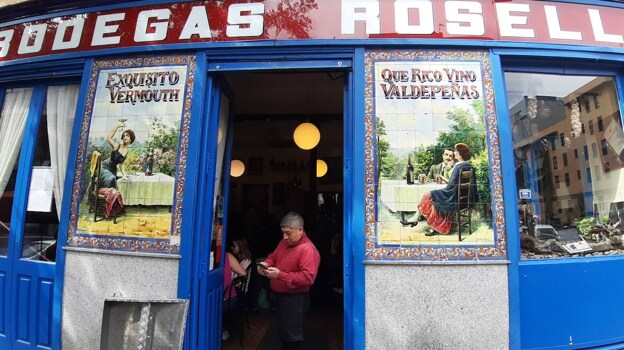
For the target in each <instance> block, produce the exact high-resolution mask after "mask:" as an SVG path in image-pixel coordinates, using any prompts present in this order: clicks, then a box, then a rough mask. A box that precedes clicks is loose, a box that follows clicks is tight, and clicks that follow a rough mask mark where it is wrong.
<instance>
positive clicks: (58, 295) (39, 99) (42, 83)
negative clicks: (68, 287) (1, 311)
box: [0, 60, 88, 349]
mask: <svg viewBox="0 0 624 350" xmlns="http://www.w3.org/2000/svg"><path fill="white" fill-rule="evenodd" d="M82 64H84V61H82V60H79V61H74V62H71V63H70V62H66V64H65V65H64V66H60V67H55V70H54V71H45V72H43V71H36V72H33V73H31V74H29V76H28V78H32V79H34V80H32V81H17V82H6V83H3V86H2V87H3V88H4V87H7V86H10V87H25V86H28V87H35V90H34V91H33V98H32V100H31V105H32V104H33V103H34V104H36V105H37V106H38V108H36V109H31V110H30V111H29V114H28V116H27V122H26V125H25V130H24V137H23V140H26V139H27V138H29V141H26V145H27V147H25V148H24V149H22V150H21V151H20V155H19V157H18V159H17V162H18V164H22V166H21V167H20V170H19V171H18V177H17V179H16V184H15V186H16V188H15V193H16V195H15V197H14V198H15V201H14V203H13V207H14V208H16V210H13V214H14V216H13V217H12V219H11V222H13V223H15V225H12V228H14V229H13V231H14V232H13V240H12V242H16V243H18V247H17V248H16V249H11V250H10V253H9V256H7V258H8V259H10V260H9V261H12V260H14V259H19V257H16V256H14V254H18V252H21V248H22V243H23V242H22V238H23V228H22V224H23V222H24V220H25V217H23V215H24V213H25V208H24V206H26V205H27V203H26V202H27V192H28V188H29V185H30V181H31V173H32V171H31V168H27V167H24V165H23V164H31V165H32V161H33V157H34V147H35V144H36V141H37V137H36V136H37V132H38V127H39V123H40V122H41V111H42V108H43V101H44V99H45V93H46V91H47V87H49V86H54V85H62V84H68V83H70V84H73V83H80V84H81V86H84V84H85V81H86V80H85V79H84V75H83V79H82V82H80V80H79V79H77V78H75V77H76V76H77V73H78V69H77V66H78V65H81V69H80V71H82ZM43 66H44V67H45V66H47V65H43ZM7 75H8V76H10V75H11V74H7ZM53 76H54V77H56V76H65V77H66V78H67V79H68V80H65V81H58V80H56V81H50V80H49V78H51V77H53ZM86 76H88V74H87V75H86ZM6 78H7V76H4V77H3V80H5V79H6ZM22 78H23V77H22ZM85 96H86V91H84V90H83V89H81V90H80V93H79V96H78V102H77V106H76V113H77V115H80V114H81V108H83V107H84V98H85ZM3 98H4V89H2V92H1V93H0V101H2V100H3ZM78 124H79V123H74V125H73V131H72V135H74V136H76V134H77V133H76V132H75V131H76V130H77V129H79V125H78ZM77 140H78V138H77V137H73V138H72V140H71V145H70V149H69V158H68V168H67V172H66V177H65V180H66V181H65V184H64V189H67V188H70V187H71V186H70V187H68V184H71V182H72V181H71V179H72V177H73V169H74V167H73V165H72V164H71V163H73V162H74V160H75V157H72V155H73V154H75V152H76V148H75V147H76V145H75V144H76V142H77ZM23 142H24V141H23ZM65 193H68V192H67V191H65ZM70 197H71V196H64V198H63V202H62V204H61V208H58V209H59V210H60V211H61V213H65V212H66V211H67V208H68V205H69V200H70ZM67 222H68V221H67V216H65V215H62V216H61V220H60V221H59V226H58V235H57V242H60V244H57V254H56V261H55V265H56V267H55V269H56V271H55V275H54V281H55V282H54V289H53V295H52V305H51V307H52V325H51V329H52V330H53V331H52V333H51V335H50V336H51V345H52V348H53V349H60V348H61V314H62V292H63V283H64V270H65V251H64V249H62V247H63V246H64V242H65V241H66V239H67ZM18 223H19V224H18ZM15 227H16V228H15ZM12 289H13V288H12ZM11 293H13V291H9V295H11ZM10 323H11V320H9V324H10ZM14 326H16V325H14ZM54 330H57V332H55V331H54ZM14 333H15V329H14V328H13V329H11V335H12V338H13V339H12V341H13V340H14V339H15V338H14Z"/></svg>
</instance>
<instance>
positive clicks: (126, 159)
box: [68, 56, 194, 253]
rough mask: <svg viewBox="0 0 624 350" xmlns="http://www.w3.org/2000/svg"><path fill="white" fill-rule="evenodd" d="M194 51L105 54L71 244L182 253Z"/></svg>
mask: <svg viewBox="0 0 624 350" xmlns="http://www.w3.org/2000/svg"><path fill="white" fill-rule="evenodd" d="M193 67H194V64H193V61H192V57H187V56H175V57H164V58H163V57H161V58H158V59H128V60H110V61H98V62H96V63H95V64H94V67H93V70H92V74H91V82H90V89H89V95H88V97H87V105H86V110H85V113H84V120H83V124H82V126H83V127H82V131H81V139H80V147H79V158H78V166H77V168H78V169H77V172H76V176H75V180H74V191H73V194H74V196H73V198H72V209H73V210H72V218H71V220H70V225H72V224H74V225H75V226H70V235H69V237H68V245H70V246H74V247H84V248H98V249H110V250H127V251H144V252H156V253H178V252H179V244H180V216H181V199H182V193H183V187H182V186H181V184H183V183H184V181H183V177H184V169H185V163H184V160H185V159H186V157H185V154H186V144H187V139H188V120H189V115H188V114H189V109H190V90H191V89H192V82H193V80H192V78H191V77H192V75H193V70H194V68H193Z"/></svg>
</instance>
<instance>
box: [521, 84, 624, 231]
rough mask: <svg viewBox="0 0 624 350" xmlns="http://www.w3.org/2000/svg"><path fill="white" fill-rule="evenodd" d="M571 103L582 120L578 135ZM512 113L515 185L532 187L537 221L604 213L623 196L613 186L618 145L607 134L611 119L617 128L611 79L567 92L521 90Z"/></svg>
mask: <svg viewBox="0 0 624 350" xmlns="http://www.w3.org/2000/svg"><path fill="white" fill-rule="evenodd" d="M573 109H577V111H578V112H579V121H580V123H581V128H580V132H579V133H577V134H576V135H575V133H574V131H573V128H572V123H573V121H572V120H573V118H572V115H573ZM510 116H511V118H512V120H515V122H514V124H513V125H512V133H513V138H514V158H515V164H516V179H517V187H518V189H529V190H531V191H530V193H532V196H531V199H529V200H528V202H529V203H530V204H531V205H532V206H533V208H534V210H535V214H536V215H538V216H539V218H540V219H539V220H540V222H543V223H548V224H551V225H553V226H559V227H560V226H565V225H571V224H572V223H573V221H574V220H576V219H579V218H583V217H591V216H596V217H598V216H603V215H606V214H607V213H608V211H609V207H610V205H611V203H615V202H619V201H621V200H622V198H624V194H623V193H622V189H621V188H617V190H616V191H614V190H613V184H614V183H618V182H617V181H619V180H620V178H621V176H622V173H621V167H622V162H621V161H620V159H619V151H621V150H616V149H615V148H617V147H618V146H616V145H612V143H613V142H611V143H610V142H609V141H608V140H607V137H606V136H605V131H606V129H607V127H609V126H610V125H611V123H617V124H618V125H617V127H616V125H613V126H612V128H613V129H615V130H620V133H621V126H620V125H619V123H618V121H619V120H620V113H619V110H618V104H617V96H616V92H615V86H614V83H613V79H611V78H607V77H598V78H596V79H593V80H592V81H590V82H589V83H587V84H585V85H584V86H582V87H581V88H579V89H577V90H575V91H573V92H572V93H570V94H568V95H567V96H565V97H555V96H535V97H529V96H525V97H524V99H523V100H522V101H520V102H519V103H517V104H516V105H514V106H513V107H512V108H511V109H510ZM575 136H576V137H575Z"/></svg>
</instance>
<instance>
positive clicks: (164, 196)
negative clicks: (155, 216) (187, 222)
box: [117, 173, 175, 206]
mask: <svg viewBox="0 0 624 350" xmlns="http://www.w3.org/2000/svg"><path fill="white" fill-rule="evenodd" d="M117 187H119V192H121V196H122V198H123V202H124V205H167V206H171V205H172V204H173V190H174V187H175V179H174V178H173V177H171V176H169V175H166V174H162V173H154V174H153V175H145V174H136V175H130V176H128V179H127V180H122V179H118V180H117Z"/></svg>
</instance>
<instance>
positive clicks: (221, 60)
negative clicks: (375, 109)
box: [178, 50, 365, 349]
mask: <svg viewBox="0 0 624 350" xmlns="http://www.w3.org/2000/svg"><path fill="white" fill-rule="evenodd" d="M197 57H198V59H197V63H198V65H197V68H198V69H197V72H199V73H198V76H197V78H196V84H197V85H196V86H197V87H198V90H197V91H202V90H201V89H200V87H201V88H203V91H205V94H206V96H205V97H202V98H200V97H199V96H197V95H200V94H199V93H196V94H195V95H196V96H194V101H193V102H194V106H195V107H198V108H196V109H194V111H193V118H192V119H194V120H195V126H196V127H193V126H192V128H191V129H192V130H193V131H194V132H195V133H196V134H195V135H194V136H193V135H192V136H191V139H192V140H194V142H195V144H196V145H199V144H201V139H203V138H210V137H213V138H216V133H217V129H216V128H208V129H206V130H208V132H207V133H205V134H201V133H200V132H199V130H200V129H205V125H207V124H214V123H212V122H211V121H210V120H206V119H205V118H204V117H203V116H207V115H208V111H209V110H211V104H212V103H211V102H210V99H211V98H213V97H214V94H216V93H218V91H219V89H217V88H215V87H214V85H213V84H214V81H213V79H212V78H209V77H208V74H214V73H224V72H245V71H246V72H251V71H266V70H279V71H284V70H289V69H297V70H315V71H322V70H330V69H331V70H334V71H335V70H342V71H344V72H345V73H347V75H348V79H347V86H346V87H345V92H344V94H345V95H344V101H345V106H344V135H343V137H344V144H343V147H344V156H343V160H344V168H343V181H344V196H345V201H344V203H345V206H344V207H345V209H344V222H343V225H344V227H343V228H344V231H343V232H344V248H343V249H344V252H343V254H344V266H343V267H344V275H343V277H344V279H345V283H344V287H345V288H344V317H345V323H344V324H345V326H344V339H345V349H362V348H364V277H363V275H364V267H363V265H362V263H361V261H362V260H363V254H364V237H363V235H357V234H355V233H356V232H360V233H361V232H364V229H363V226H364V200H363V199H364V197H363V196H364V183H363V180H362V179H363V178H364V177H363V176H356V175H357V173H358V171H357V169H359V173H361V174H363V173H364V156H363V155H364V147H355V146H354V144H360V145H361V144H364V136H363V135H364V129H365V126H364V123H363V115H364V113H363V111H364V101H363V97H361V96H364V60H363V57H364V52H363V50H355V51H340V52H337V51H332V52H326V53H322V54H319V53H301V52H298V51H288V50H286V51H285V52H283V53H280V54H276V55H267V54H261V51H260V50H259V51H258V52H257V53H256V54H254V53H249V52H245V53H244V54H241V55H236V54H232V50H229V51H224V52H211V54H210V56H207V55H205V54H203V53H202V54H200V55H198V56H197ZM203 72H205V73H203ZM353 73H355V74H353ZM202 74H205V76H202ZM195 102H197V103H198V104H197V105H196V104H195ZM356 116H357V118H358V120H361V122H357V123H356V122H355V119H356ZM202 125H204V126H203V127H202ZM358 139H359V142H357V141H356V140H358ZM356 148H357V149H356ZM191 149H192V147H191ZM204 151H206V152H208V154H203V155H201V154H200V153H201V151H198V150H195V151H193V153H192V154H191V152H189V160H190V159H191V157H192V158H193V161H195V162H197V164H199V162H200V159H202V158H209V159H214V157H215V149H210V150H204ZM360 153H361V154H360ZM189 164H190V163H189ZM195 180H196V181H200V182H201V181H203V180H202V179H195ZM357 189H360V190H357ZM197 193H207V192H201V190H200V191H199V192H197ZM195 203H196V206H195V209H194V212H195V215H194V216H195V218H196V219H195V220H193V222H194V224H193V228H192V229H191V230H192V234H189V235H185V236H184V237H183V242H182V245H181V250H182V260H181V262H180V281H179V289H178V295H179V296H180V297H182V298H190V299H191V306H190V312H189V322H188V327H187V332H186V338H185V339H186V340H187V341H185V349H200V348H199V345H200V344H206V343H207V342H210V340H207V342H203V341H202V342H198V341H197V339H198V338H200V337H201V336H207V334H206V330H205V329H200V327H202V325H204V326H205V325H206V321H207V319H208V318H209V317H210V315H206V314H205V312H206V311H205V310H213V311H214V310H215V309H216V310H219V307H214V306H213V307H210V306H208V308H206V307H202V306H201V305H200V302H199V299H200V298H199V294H200V293H202V290H203V288H205V286H202V283H204V282H200V278H201V271H202V269H205V268H206V267H205V264H206V262H205V261H204V260H203V259H202V255H201V251H200V249H198V248H197V247H198V246H199V242H201V234H202V232H201V226H200V225H198V222H199V220H198V217H199V216H200V215H202V214H201V213H199V211H200V210H201V209H200V208H201V205H197V203H198V201H196V202H195ZM348 204H350V205H348ZM194 246H195V248H193V247H194ZM358 261H359V263H357V262H358ZM199 310H204V311H201V312H200V311H199ZM210 312H212V311H210ZM219 330H220V329H219ZM212 333H214V332H212ZM219 336H220V332H219ZM210 337H212V336H210Z"/></svg>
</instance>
